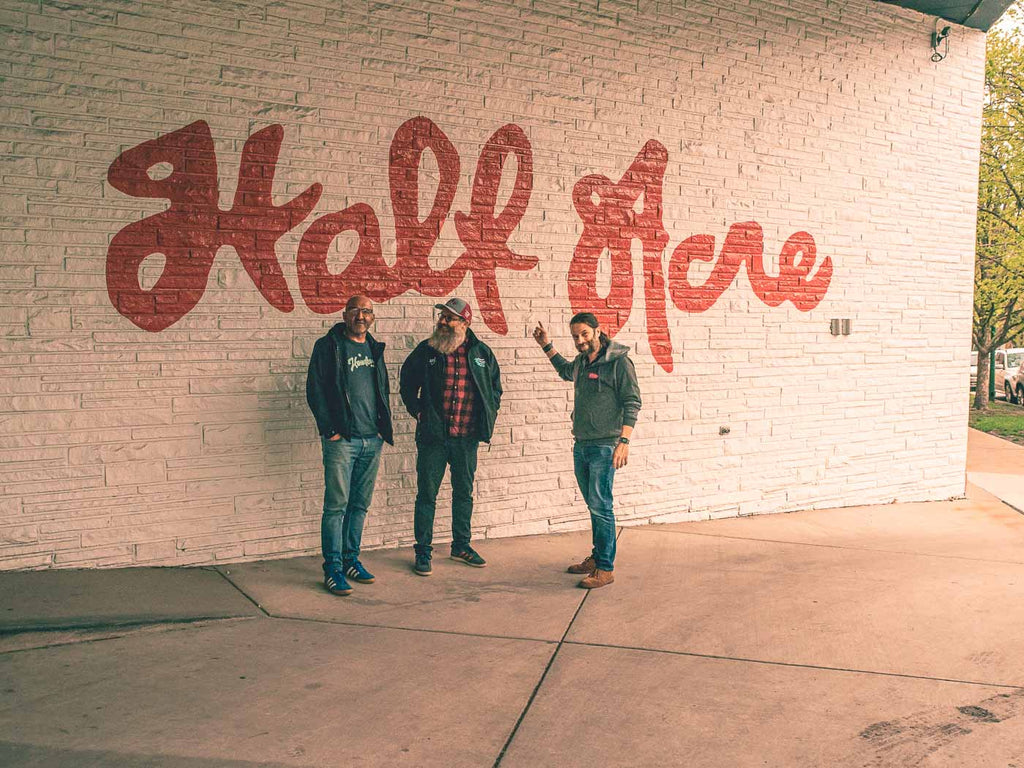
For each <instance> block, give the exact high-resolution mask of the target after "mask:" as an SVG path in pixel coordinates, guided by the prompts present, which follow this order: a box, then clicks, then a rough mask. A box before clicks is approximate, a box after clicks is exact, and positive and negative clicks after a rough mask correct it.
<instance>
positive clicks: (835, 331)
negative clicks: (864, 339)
mask: <svg viewBox="0 0 1024 768" xmlns="http://www.w3.org/2000/svg"><path fill="white" fill-rule="evenodd" d="M831 330H832V335H833V336H849V335H850V318H848V317H844V318H838V317H834V318H832V325H831Z"/></svg>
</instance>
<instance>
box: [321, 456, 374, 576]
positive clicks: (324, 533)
mask: <svg viewBox="0 0 1024 768" xmlns="http://www.w3.org/2000/svg"><path fill="white" fill-rule="evenodd" d="M320 444H321V446H322V448H323V454H324V514H323V517H321V518H320V547H321V549H322V551H323V555H324V572H325V573H326V572H327V571H329V570H332V569H333V570H341V569H342V568H343V567H347V566H349V565H351V564H352V563H354V562H355V561H356V560H358V559H359V548H360V545H361V544H362V540H363V522H364V521H365V520H366V510H367V508H368V507H369V506H370V501H371V499H372V498H373V484H374V481H376V479H377V467H378V466H379V465H380V449H381V446H382V445H383V444H384V441H383V440H382V439H381V438H380V436H377V437H367V438H361V437H355V438H352V439H351V440H346V439H345V438H342V439H340V440H328V439H327V438H326V437H321V438H320Z"/></svg>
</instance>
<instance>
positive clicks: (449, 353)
mask: <svg viewBox="0 0 1024 768" xmlns="http://www.w3.org/2000/svg"><path fill="white" fill-rule="evenodd" d="M435 309H436V310H437V313H438V314H437V322H436V324H435V326H434V332H433V334H431V336H430V338H427V339H424V340H423V341H422V342H420V344H419V345H418V346H417V347H416V349H414V350H413V351H412V354H410V355H409V357H407V358H406V360H405V362H404V363H403V364H402V372H401V376H400V385H401V394H402V402H403V403H404V404H405V407H406V409H407V410H408V411H409V414H410V415H411V416H412V417H413V418H415V419H416V507H415V522H414V528H415V534H416V547H415V551H416V562H415V565H414V566H413V570H414V571H415V572H416V573H417V574H419V575H420V576H429V575H430V574H431V573H433V569H432V567H431V563H430V560H431V553H432V551H433V547H432V546H431V544H432V542H433V538H434V512H435V509H436V505H437V492H438V490H439V489H440V488H441V481H442V480H443V479H444V473H445V469H446V468H448V467H450V468H451V483H452V548H451V557H452V559H453V560H458V561H460V562H463V563H465V564H466V565H471V566H474V567H476V568H482V567H483V566H485V565H486V564H487V562H486V561H485V560H484V559H483V558H482V557H480V555H479V554H478V553H477V552H475V551H474V550H473V548H472V547H471V546H469V541H470V537H471V531H472V518H473V481H474V478H475V476H476V459H477V448H478V447H479V445H480V441H481V440H483V441H484V442H490V440H491V435H492V434H493V433H494V421H495V419H496V418H497V415H498V408H499V407H500V406H501V372H500V371H499V369H498V361H497V360H496V359H495V357H494V353H493V352H492V351H491V348H490V347H488V346H487V345H486V344H484V343H483V342H482V341H480V339H478V338H477V336H476V334H474V333H473V331H471V330H470V329H469V326H470V323H472V322H473V310H472V309H471V308H470V306H469V304H468V303H467V302H465V301H463V300H462V299H459V298H451V299H449V300H448V301H446V302H445V303H444V304H436V305H435Z"/></svg>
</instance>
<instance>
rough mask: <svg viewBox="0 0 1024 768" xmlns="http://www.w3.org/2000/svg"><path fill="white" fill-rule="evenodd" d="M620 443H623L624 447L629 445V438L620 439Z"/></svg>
mask: <svg viewBox="0 0 1024 768" xmlns="http://www.w3.org/2000/svg"><path fill="white" fill-rule="evenodd" d="M619 442H620V443H622V444H623V445H629V438H628V437H620V438H619Z"/></svg>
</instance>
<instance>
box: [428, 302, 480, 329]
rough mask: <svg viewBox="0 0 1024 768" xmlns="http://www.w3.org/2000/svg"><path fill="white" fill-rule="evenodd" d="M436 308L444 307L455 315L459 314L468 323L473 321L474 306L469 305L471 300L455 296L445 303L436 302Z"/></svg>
mask: <svg viewBox="0 0 1024 768" xmlns="http://www.w3.org/2000/svg"><path fill="white" fill-rule="evenodd" d="M434 309H444V310H447V311H448V312H451V313H452V314H453V315H458V316H459V317H461V318H462V319H463V320H465V321H466V323H467V324H469V323H472V322H473V308H472V307H470V306H469V302H466V301H463V300H462V299H457V298H455V297H454V296H453V297H452V298H450V299H448V301H446V302H445V303H444V304H435V305H434Z"/></svg>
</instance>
